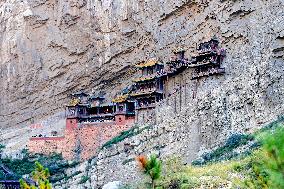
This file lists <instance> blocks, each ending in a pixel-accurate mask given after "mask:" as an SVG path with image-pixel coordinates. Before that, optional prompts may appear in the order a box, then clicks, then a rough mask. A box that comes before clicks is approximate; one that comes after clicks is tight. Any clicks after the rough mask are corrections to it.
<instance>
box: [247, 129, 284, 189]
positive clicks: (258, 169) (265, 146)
mask: <svg viewBox="0 0 284 189" xmlns="http://www.w3.org/2000/svg"><path fill="white" fill-rule="evenodd" d="M260 140H261V143H262V148H261V149H260V150H259V151H258V152H257V153H256V154H255V155H254V156H253V158H252V161H251V169H252V172H251V174H250V178H249V179H248V180H247V181H246V183H245V184H246V185H247V186H248V187H249V188H255V189H258V188H260V189H263V188H264V189H265V188H269V189H283V188H284V128H283V127H282V126H280V127H279V128H278V129H276V130H273V131H272V132H270V133H265V134H263V135H261V137H260Z"/></svg>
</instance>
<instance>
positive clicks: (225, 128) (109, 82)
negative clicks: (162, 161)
mask: <svg viewBox="0 0 284 189" xmlns="http://www.w3.org/2000/svg"><path fill="white" fill-rule="evenodd" d="M283 6H284V2H283V1H282V0H274V1H249V0H244V1H232V0H222V1H218V0H212V1H207V0H196V1H190V0H175V1H173V0H166V1H154V0H150V1H136V0H120V1H118V0H102V1H99V0H71V1H63V0H58V1H55V0H33V1H31V0H30V1H28V0H24V1H19V0H6V1H2V2H0V14H1V17H0V22H1V26H0V44H1V49H0V87H1V90H0V107H1V108H0V128H1V131H0V132H1V138H0V143H5V144H6V145H7V147H8V150H9V152H10V153H12V152H13V151H17V150H18V149H19V148H22V147H24V146H23V144H24V143H23V142H25V141H26V139H27V138H28V136H29V135H28V132H29V127H28V126H29V125H30V124H34V123H37V122H39V121H42V120H45V119H48V118H49V117H50V116H52V115H53V114H58V113H60V112H62V111H63V110H64V104H65V103H66V102H67V96H68V94H70V93H71V92H74V91H76V90H79V89H84V90H86V91H88V92H91V91H96V90H102V89H103V90H105V91H106V92H108V95H109V96H113V95H114V94H115V92H116V91H118V90H121V89H122V88H124V87H125V86H127V85H128V84H129V83H130V81H131V78H132V77H133V76H134V75H135V70H134V69H133V65H134V64H136V63H138V62H141V61H143V60H145V59H148V58H151V57H158V58H160V59H161V60H162V61H164V62H165V61H167V60H169V58H170V56H171V51H172V50H173V49H174V48H175V47H177V46H183V47H184V48H185V49H186V50H187V52H186V56H187V57H190V56H191V55H192V53H194V52H195V47H196V44H197V43H199V42H201V41H204V40H206V39H208V38H209V37H212V36H213V35H216V36H217V37H218V38H219V39H220V40H221V46H222V47H224V48H225V49H226V50H227V57H226V59H225V61H224V63H223V65H222V66H223V67H225V68H226V74H225V75H224V76H212V77H207V78H203V79H200V80H198V81H191V80H190V79H189V78H190V77H189V75H190V74H191V70H187V71H186V72H184V73H182V74H181V75H179V76H177V77H176V78H174V79H171V80H170V81H169V82H171V83H172V84H171V86H169V87H170V88H171V87H172V88H176V87H178V88H179V90H178V91H177V94H175V95H173V96H171V97H169V98H168V99H166V100H165V101H163V103H162V104H161V107H159V108H157V114H156V116H157V120H158V124H157V125H155V126H153V128H152V129H151V130H149V131H148V130H145V131H144V132H143V133H141V134H139V135H138V136H135V137H134V138H131V139H129V141H124V143H130V144H131V145H133V150H132V151H130V152H129V153H130V154H127V153H128V152H124V149H123V146H124V143H120V144H118V145H117V146H116V145H115V146H114V147H113V149H107V150H103V151H102V152H101V153H100V155H99V160H98V162H97V163H98V166H97V168H96V169H97V170H96V172H99V173H100V174H99V177H98V178H96V183H97V182H99V184H100V185H102V184H105V183H107V182H110V181H115V180H121V181H127V180H130V179H134V178H131V175H130V173H132V172H133V171H134V168H133V166H129V164H134V163H133V161H131V159H130V158H133V157H134V156H135V155H137V154H139V153H151V152H153V149H155V150H156V151H157V152H158V153H160V154H161V155H162V156H167V155H171V154H174V153H176V154H180V155H183V156H184V157H186V158H185V159H186V161H191V160H192V159H193V158H194V157H196V156H197V154H198V152H199V151H204V150H206V149H209V148H212V147H214V146H216V145H218V144H219V143H221V142H222V140H223V139H224V138H225V137H226V136H228V135H230V134H231V133H236V132H250V131H252V130H254V129H256V128H258V127H260V126H261V125H263V124H265V123H267V122H269V121H271V120H273V119H275V118H276V117H277V116H279V115H282V114H284V105H283V99H284V60H283V59H284V12H283V8H282V7H283ZM193 96H195V98H193ZM118 159H119V162H118ZM128 159H130V160H129V161H126V160H128ZM124 160H125V161H124ZM121 162H125V164H123V165H122V163H121ZM113 167H116V168H117V171H118V172H116V170H112V169H111V168H113ZM126 167H131V168H129V169H130V170H129V171H128V172H129V175H126V174H125V175H121V174H118V173H119V170H122V168H126ZM106 170H107V171H108V170H112V172H110V171H108V172H107V171H106ZM132 176H133V177H134V176H135V175H132ZM91 180H92V179H91Z"/></svg>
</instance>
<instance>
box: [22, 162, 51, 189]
mask: <svg viewBox="0 0 284 189" xmlns="http://www.w3.org/2000/svg"><path fill="white" fill-rule="evenodd" d="M49 177H50V174H49V170H48V168H44V167H43V166H42V165H41V164H40V163H39V162H35V170H34V171H33V172H32V178H33V180H34V181H35V183H36V185H37V186H38V187H36V186H34V185H31V186H30V185H29V184H28V183H27V182H26V181H24V180H23V179H20V185H21V189H51V188H52V187H51V184H50V183H49V180H48V178H49Z"/></svg>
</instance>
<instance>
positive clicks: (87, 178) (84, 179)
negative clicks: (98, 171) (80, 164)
mask: <svg viewBox="0 0 284 189" xmlns="http://www.w3.org/2000/svg"><path fill="white" fill-rule="evenodd" d="M88 180H90V177H88V176H85V175H84V176H82V177H81V180H80V182H79V184H83V183H86V182H87V181H88Z"/></svg>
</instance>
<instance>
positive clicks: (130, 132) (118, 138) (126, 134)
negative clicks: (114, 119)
mask: <svg viewBox="0 0 284 189" xmlns="http://www.w3.org/2000/svg"><path fill="white" fill-rule="evenodd" d="M148 128H149V127H143V128H139V127H138V126H135V127H132V128H131V129H129V130H127V131H123V132H121V133H120V135H118V136H116V137H114V138H112V139H111V140H110V141H108V142H106V143H105V144H104V145H103V146H102V148H109V147H111V146H112V145H113V144H117V143H119V142H121V141H123V140H124V139H126V138H130V137H132V136H135V135H137V134H139V133H141V132H142V131H144V130H145V129H148Z"/></svg>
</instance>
